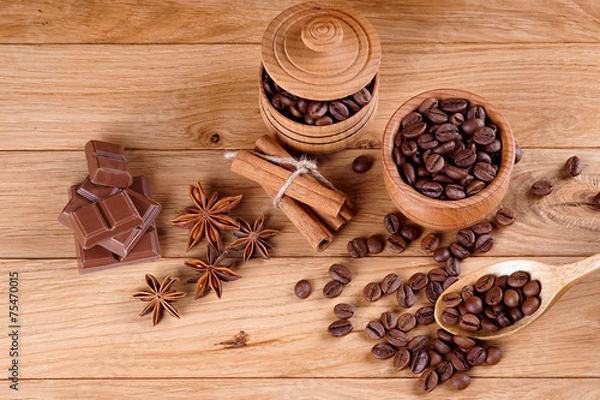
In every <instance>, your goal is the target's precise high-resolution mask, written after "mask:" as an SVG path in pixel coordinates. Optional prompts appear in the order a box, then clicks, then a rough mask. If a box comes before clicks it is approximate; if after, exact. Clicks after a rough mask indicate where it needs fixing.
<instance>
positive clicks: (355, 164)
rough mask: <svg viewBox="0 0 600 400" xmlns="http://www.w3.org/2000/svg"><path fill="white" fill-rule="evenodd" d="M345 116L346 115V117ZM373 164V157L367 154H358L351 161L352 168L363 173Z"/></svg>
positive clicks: (358, 172)
mask: <svg viewBox="0 0 600 400" xmlns="http://www.w3.org/2000/svg"><path fill="white" fill-rule="evenodd" d="M346 118H347V117H346ZM372 166H373V158H372V157H370V156H367V155H364V154H363V155H360V156H358V157H356V158H355V159H354V161H352V170H353V171H354V172H356V173H357V174H364V173H365V172H367V171H368V170H370V169H371V167H372Z"/></svg>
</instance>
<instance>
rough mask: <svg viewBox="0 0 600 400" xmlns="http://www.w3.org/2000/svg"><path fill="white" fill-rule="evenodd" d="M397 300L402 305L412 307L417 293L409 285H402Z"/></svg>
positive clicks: (397, 293)
mask: <svg viewBox="0 0 600 400" xmlns="http://www.w3.org/2000/svg"><path fill="white" fill-rule="evenodd" d="M396 301H397V302H398V304H399V305H400V306H401V307H404V308H411V307H412V306H413V305H414V304H415V294H414V292H413V290H412V288H411V287H410V286H409V285H402V286H400V288H399V289H398V290H397V291H396Z"/></svg>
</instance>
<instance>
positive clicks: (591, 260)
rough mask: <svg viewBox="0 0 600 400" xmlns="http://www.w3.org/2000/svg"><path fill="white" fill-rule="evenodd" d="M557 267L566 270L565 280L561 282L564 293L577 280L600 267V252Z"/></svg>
mask: <svg viewBox="0 0 600 400" xmlns="http://www.w3.org/2000/svg"><path fill="white" fill-rule="evenodd" d="M557 268H560V269H563V272H564V275H563V282H561V285H562V286H563V289H562V290H561V292H562V293H564V292H566V291H567V290H569V289H570V288H571V287H572V286H574V285H575V284H576V283H577V282H579V281H581V280H582V279H584V278H586V277H588V276H590V275H591V274H593V273H594V272H596V271H597V270H599V269H600V254H595V255H593V256H590V257H588V258H584V259H582V260H579V261H575V262H573V263H570V264H566V265H562V266H557Z"/></svg>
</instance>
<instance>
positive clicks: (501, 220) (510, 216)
mask: <svg viewBox="0 0 600 400" xmlns="http://www.w3.org/2000/svg"><path fill="white" fill-rule="evenodd" d="M515 217H516V214H515V212H514V211H513V210H512V209H510V208H501V209H499V210H498V211H497V212H496V223H497V224H498V225H500V226H508V225H512V224H513V222H515Z"/></svg>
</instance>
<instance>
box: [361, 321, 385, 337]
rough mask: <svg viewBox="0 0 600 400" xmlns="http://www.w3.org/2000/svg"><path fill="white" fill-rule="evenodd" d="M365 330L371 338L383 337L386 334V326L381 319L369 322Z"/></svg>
mask: <svg viewBox="0 0 600 400" xmlns="http://www.w3.org/2000/svg"><path fill="white" fill-rule="evenodd" d="M365 332H366V334H367V336H368V337H370V338H371V339H375V340H377V339H381V338H383V337H384V336H385V327H384V326H383V325H382V324H381V322H379V321H371V322H369V323H368V324H367V326H366V328H365Z"/></svg>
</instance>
